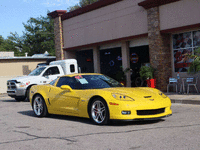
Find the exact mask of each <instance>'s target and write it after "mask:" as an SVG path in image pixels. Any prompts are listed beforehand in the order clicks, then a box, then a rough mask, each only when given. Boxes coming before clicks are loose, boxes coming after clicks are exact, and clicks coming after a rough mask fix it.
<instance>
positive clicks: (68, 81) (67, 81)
mask: <svg viewBox="0 0 200 150" xmlns="http://www.w3.org/2000/svg"><path fill="white" fill-rule="evenodd" d="M62 85H69V86H70V87H71V88H72V89H76V86H77V81H76V79H75V78H74V77H60V79H59V81H58V83H57V85H56V86H57V87H61V86H62Z"/></svg>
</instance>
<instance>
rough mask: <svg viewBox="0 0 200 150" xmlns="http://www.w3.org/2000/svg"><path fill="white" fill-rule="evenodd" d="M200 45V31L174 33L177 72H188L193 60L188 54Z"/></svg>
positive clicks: (174, 54) (192, 52)
mask: <svg viewBox="0 0 200 150" xmlns="http://www.w3.org/2000/svg"><path fill="white" fill-rule="evenodd" d="M198 47H200V31H191V32H185V33H179V34H174V35H173V56H174V69H175V72H187V70H188V68H189V65H190V64H191V62H192V61H193V60H192V59H190V58H188V57H187V55H188V54H194V50H195V49H196V48H198Z"/></svg>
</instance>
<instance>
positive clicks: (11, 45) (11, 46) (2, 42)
mask: <svg viewBox="0 0 200 150" xmlns="http://www.w3.org/2000/svg"><path fill="white" fill-rule="evenodd" d="M0 51H7V52H9V51H14V53H15V54H16V56H18V55H20V49H19V48H18V47H17V44H16V43H15V42H13V40H12V39H10V37H8V38H7V39H4V38H3V37H2V36H0Z"/></svg>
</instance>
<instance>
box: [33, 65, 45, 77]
mask: <svg viewBox="0 0 200 150" xmlns="http://www.w3.org/2000/svg"><path fill="white" fill-rule="evenodd" d="M45 68H46V67H38V68H36V69H35V70H33V71H32V72H31V73H30V74H29V76H38V75H40V74H41V72H42V71H43V70H44V69H45Z"/></svg>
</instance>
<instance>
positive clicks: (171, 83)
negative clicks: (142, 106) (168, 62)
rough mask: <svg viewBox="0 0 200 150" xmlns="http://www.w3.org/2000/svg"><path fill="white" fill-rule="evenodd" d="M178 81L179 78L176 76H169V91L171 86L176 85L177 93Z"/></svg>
mask: <svg viewBox="0 0 200 150" xmlns="http://www.w3.org/2000/svg"><path fill="white" fill-rule="evenodd" d="M177 83H178V80H177V79H176V78H169V84H168V85H167V93H168V92H169V87H170V86H173V87H174V86H176V93H177V91H178V90H177Z"/></svg>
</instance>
